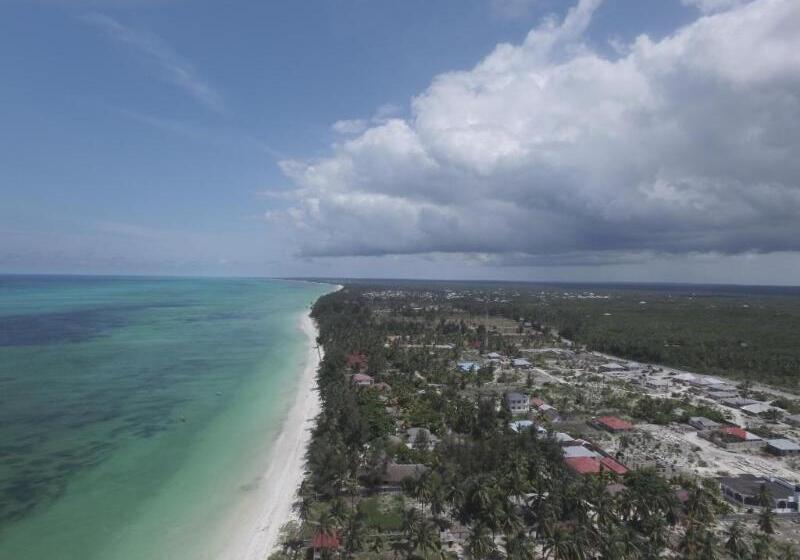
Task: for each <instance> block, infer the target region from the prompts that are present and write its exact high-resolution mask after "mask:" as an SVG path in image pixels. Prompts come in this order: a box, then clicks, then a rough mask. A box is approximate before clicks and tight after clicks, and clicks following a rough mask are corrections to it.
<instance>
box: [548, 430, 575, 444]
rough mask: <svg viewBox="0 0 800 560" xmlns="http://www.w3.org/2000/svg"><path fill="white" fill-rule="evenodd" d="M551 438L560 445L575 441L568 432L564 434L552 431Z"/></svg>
mask: <svg viewBox="0 0 800 560" xmlns="http://www.w3.org/2000/svg"><path fill="white" fill-rule="evenodd" d="M553 439H554V440H555V442H556V443H558V444H561V445H572V444H573V443H574V442H575V438H574V437H572V436H571V435H569V434H565V433H564V432H554V433H553Z"/></svg>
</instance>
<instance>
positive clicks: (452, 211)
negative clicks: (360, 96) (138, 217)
mask: <svg viewBox="0 0 800 560" xmlns="http://www.w3.org/2000/svg"><path fill="white" fill-rule="evenodd" d="M598 5H599V1H597V0H581V1H580V2H579V3H578V4H577V5H576V6H575V7H574V8H573V9H572V10H570V12H569V13H568V15H567V16H566V18H565V19H564V21H562V22H557V21H553V20H548V21H546V22H545V23H543V24H542V25H540V26H539V27H537V28H535V29H534V30H532V31H531V32H530V34H529V35H528V36H527V37H526V39H525V41H524V42H523V43H522V44H519V45H509V44H501V45H498V46H497V47H496V48H495V49H494V51H493V52H492V53H490V54H489V55H488V56H487V57H486V58H485V59H483V60H482V61H480V62H479V63H478V64H477V65H476V66H475V67H474V68H473V69H471V70H469V71H461V72H451V73H446V74H442V75H439V76H437V77H435V78H434V79H433V81H432V83H431V85H430V86H429V87H428V88H427V89H426V90H425V91H424V92H422V93H421V94H419V95H418V96H416V97H415V98H414V99H413V100H412V103H411V116H410V118H408V119H400V118H392V119H387V120H384V121H381V122H378V123H375V124H372V125H371V126H370V127H369V128H367V129H366V130H364V131H363V132H361V133H360V134H358V135H357V136H355V137H352V138H349V139H347V140H346V141H343V142H340V143H336V144H335V145H334V146H332V148H331V153H330V155H329V156H328V157H325V158H322V159H318V160H313V161H285V162H283V163H282V167H283V169H284V172H285V173H286V175H287V176H288V177H289V178H290V179H291V180H292V181H293V184H294V196H295V203H294V204H293V205H292V208H291V209H290V210H289V211H287V212H283V213H273V214H272V215H271V219H273V220H280V221H281V222H283V224H284V225H288V226H289V227H290V228H294V230H293V231H295V232H296V236H297V238H298V239H299V243H300V253H301V254H303V255H306V256H337V255H383V254H423V253H435V252H440V253H474V254H486V255H495V256H496V258H500V257H497V256H498V255H499V256H502V255H513V258H514V259H516V260H519V259H520V255H523V256H524V255H529V256H533V257H535V260H536V262H543V261H546V260H547V259H550V260H552V262H558V261H564V260H565V259H566V260H567V261H568V262H577V261H579V260H581V258H583V259H584V260H585V261H587V262H596V261H597V260H598V256H597V255H598V254H601V255H602V254H607V255H608V256H609V260H615V259H617V260H618V259H619V258H621V257H620V255H621V254H624V253H627V254H659V253H669V254H689V253H696V252H701V253H702V252H716V253H722V254H738V253H745V252H752V251H756V252H769V251H780V250H789V251H795V250H800V220H798V216H800V158H798V157H797V154H798V153H800V129H798V128H797V126H796V123H797V122H800V57H797V55H796V53H797V52H800V34H798V33H797V32H796V30H797V29H800V3H798V2H797V1H796V0H756V1H754V2H751V3H748V4H746V5H743V6H739V7H733V8H730V9H729V10H727V11H724V12H720V13H716V14H713V15H708V16H705V17H701V18H699V19H698V20H697V21H695V22H694V23H692V24H690V25H687V26H686V27H684V28H681V29H678V30H676V31H675V32H674V33H673V34H672V35H670V36H668V37H666V38H664V39H663V40H660V41H654V40H652V39H650V38H648V37H646V36H641V37H639V38H637V39H636V40H635V41H634V42H633V43H632V44H630V45H628V48H627V49H625V51H624V52H625V54H624V55H620V56H618V57H616V58H609V57H607V56H604V55H601V54H599V53H598V52H595V51H594V50H592V49H591V48H590V47H589V46H587V45H586V44H585V43H584V42H583V40H582V36H583V33H584V31H585V30H586V28H587V26H588V25H589V24H590V22H591V18H592V15H593V13H594V11H595V10H596V9H597V7H598ZM565 255H566V257H565ZM581 255H583V257H581Z"/></svg>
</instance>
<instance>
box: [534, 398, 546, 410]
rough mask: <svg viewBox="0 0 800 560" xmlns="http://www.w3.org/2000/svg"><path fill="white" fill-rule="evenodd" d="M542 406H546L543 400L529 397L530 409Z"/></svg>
mask: <svg viewBox="0 0 800 560" xmlns="http://www.w3.org/2000/svg"><path fill="white" fill-rule="evenodd" d="M543 404H547V403H546V402H544V400H542V399H540V398H539V397H531V407H532V408H536V409H538V408H539V407H540V406H542V405H543Z"/></svg>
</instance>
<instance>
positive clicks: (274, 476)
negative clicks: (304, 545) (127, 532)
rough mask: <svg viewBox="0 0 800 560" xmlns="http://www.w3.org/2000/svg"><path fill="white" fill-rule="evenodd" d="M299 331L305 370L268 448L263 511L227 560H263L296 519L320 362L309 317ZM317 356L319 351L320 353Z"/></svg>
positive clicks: (315, 408)
mask: <svg viewBox="0 0 800 560" xmlns="http://www.w3.org/2000/svg"><path fill="white" fill-rule="evenodd" d="M300 328H301V329H302V330H303V332H304V333H305V335H306V336H307V337H308V339H309V344H308V353H307V355H306V359H305V370H304V371H303V376H302V378H301V380H300V385H299V386H298V388H297V400H296V401H295V403H294V405H293V406H292V408H291V410H290V411H289V416H288V417H287V419H286V422H285V423H284V427H283V430H282V432H281V434H280V436H278V440H277V441H276V442H275V444H274V447H273V448H272V457H273V459H272V460H271V461H270V467H269V470H268V471H267V472H266V473H265V474H264V477H263V479H262V480H263V486H262V488H261V489H260V490H259V495H260V496H259V497H260V498H261V500H263V501H262V504H264V507H263V509H262V510H261V511H259V512H258V514H257V515H258V524H257V531H256V533H255V534H252V535H250V538H249V541H247V540H245V541H244V542H241V543H240V546H241V548H239V547H238V546H237V547H234V548H239V549H238V550H226V551H225V556H224V557H225V558H228V559H230V560H264V558H266V557H267V556H268V555H269V554H270V553H271V552H272V550H273V549H274V548H275V546H276V545H277V543H278V536H279V534H280V529H281V527H282V526H283V525H284V524H285V523H286V522H287V521H289V520H291V519H294V518H295V517H296V516H295V515H294V513H293V511H292V504H293V503H294V500H295V496H296V495H297V490H298V488H299V487H300V483H301V482H302V481H303V474H304V470H305V453H306V449H307V448H308V443H309V441H310V440H311V428H312V426H313V421H314V419H315V418H316V417H317V415H318V414H319V412H320V406H321V405H320V400H319V396H318V394H317V391H316V374H317V368H318V366H319V362H320V354H318V353H317V348H316V346H317V342H316V340H317V336H318V331H317V326H316V324H315V323H314V321H313V320H312V319H311V315H310V314H307V315H303V317H302V319H301V322H300ZM320 353H321V350H320Z"/></svg>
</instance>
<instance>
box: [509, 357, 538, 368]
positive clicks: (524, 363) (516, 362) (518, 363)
mask: <svg viewBox="0 0 800 560" xmlns="http://www.w3.org/2000/svg"><path fill="white" fill-rule="evenodd" d="M511 365H512V366H514V367H515V368H518V369H528V368H529V367H531V366H532V365H533V364H532V363H530V362H529V361H528V360H526V359H525V358H514V359H513V360H512V361H511Z"/></svg>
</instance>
